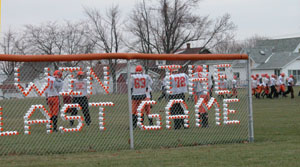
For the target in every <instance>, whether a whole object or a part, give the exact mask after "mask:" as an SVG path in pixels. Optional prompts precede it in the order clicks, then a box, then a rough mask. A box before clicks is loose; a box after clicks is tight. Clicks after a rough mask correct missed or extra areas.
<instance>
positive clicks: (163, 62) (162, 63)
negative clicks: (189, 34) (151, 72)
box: [156, 60, 166, 66]
mask: <svg viewBox="0 0 300 167" xmlns="http://www.w3.org/2000/svg"><path fill="white" fill-rule="evenodd" d="M165 64H166V60H156V65H157V66H160V65H165Z"/></svg>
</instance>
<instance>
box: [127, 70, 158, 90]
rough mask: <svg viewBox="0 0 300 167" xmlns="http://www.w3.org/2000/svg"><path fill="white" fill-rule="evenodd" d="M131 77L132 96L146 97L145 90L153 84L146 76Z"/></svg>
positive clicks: (134, 75) (136, 75)
mask: <svg viewBox="0 0 300 167" xmlns="http://www.w3.org/2000/svg"><path fill="white" fill-rule="evenodd" d="M131 77H132V79H131V84H130V86H131V89H132V95H146V90H147V89H149V88H150V87H151V85H152V83H153V81H152V79H151V77H150V76H149V75H147V74H133V75H132V76H131ZM150 89H151V88H150Z"/></svg>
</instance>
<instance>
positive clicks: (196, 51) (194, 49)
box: [175, 47, 211, 54]
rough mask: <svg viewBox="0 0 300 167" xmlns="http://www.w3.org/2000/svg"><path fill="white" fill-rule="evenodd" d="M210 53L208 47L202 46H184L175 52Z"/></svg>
mask: <svg viewBox="0 0 300 167" xmlns="http://www.w3.org/2000/svg"><path fill="white" fill-rule="evenodd" d="M208 53H211V52H210V51H209V50H208V49H206V48H204V47H197V48H185V49H180V50H178V51H177V52H175V54H208Z"/></svg>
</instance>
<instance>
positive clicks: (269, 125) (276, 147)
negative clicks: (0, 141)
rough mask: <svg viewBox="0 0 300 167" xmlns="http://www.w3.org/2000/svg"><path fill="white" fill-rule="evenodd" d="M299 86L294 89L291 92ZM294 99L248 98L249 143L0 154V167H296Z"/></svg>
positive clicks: (299, 144)
mask: <svg viewBox="0 0 300 167" xmlns="http://www.w3.org/2000/svg"><path fill="white" fill-rule="evenodd" d="M298 91H299V87H297V88H295V92H298ZM299 100H300V97H299V96H296V97H295V99H290V98H280V99H259V100H257V99H254V100H253V108H254V110H253V111H254V120H255V124H254V125H255V143H247V144H246V143H244V144H225V145H204V146H193V147H180V146H178V148H161V149H142V150H132V151H129V150H127V151H106V152H101V153H98V152H93V150H90V152H88V153H76V154H59V155H47V156H35V155H13V154H12V155H9V156H2V157H0V161H1V165H3V166H41V167H42V166H51V167H53V166H63V165H64V166H141V165H144V166H187V165H192V166H195V165H202V166H255V167H256V166H261V167H265V166H270V167H271V166H278V165H283V166H291V167H292V166H299V161H298V156H299V154H300V136H299V131H300V122H299V114H300V109H299Z"/></svg>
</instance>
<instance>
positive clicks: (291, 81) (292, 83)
mask: <svg viewBox="0 0 300 167" xmlns="http://www.w3.org/2000/svg"><path fill="white" fill-rule="evenodd" d="M293 85H294V79H293V78H291V77H290V78H289V79H288V86H293Z"/></svg>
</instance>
